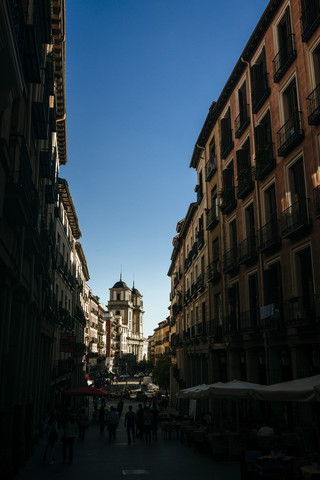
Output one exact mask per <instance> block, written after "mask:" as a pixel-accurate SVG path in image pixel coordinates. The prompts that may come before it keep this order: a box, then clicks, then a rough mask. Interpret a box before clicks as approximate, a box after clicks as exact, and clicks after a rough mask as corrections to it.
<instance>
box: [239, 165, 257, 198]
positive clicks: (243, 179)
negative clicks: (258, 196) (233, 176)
mask: <svg viewBox="0 0 320 480" xmlns="http://www.w3.org/2000/svg"><path fill="white" fill-rule="evenodd" d="M253 187H254V182H253V180H252V167H248V168H243V169H242V170H240V171H239V172H238V191H237V198H241V199H244V198H246V196H247V195H249V193H250V192H252V190H253Z"/></svg>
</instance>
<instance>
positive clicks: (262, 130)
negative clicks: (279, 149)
mask: <svg viewBox="0 0 320 480" xmlns="http://www.w3.org/2000/svg"><path fill="white" fill-rule="evenodd" d="M254 140H255V149H256V158H255V163H256V179H257V180H263V179H264V178H265V177H266V176H267V175H268V173H269V172H271V170H273V169H274V167H275V165H276V161H275V156H274V149H273V143H272V130H271V120H270V111H269V110H268V111H267V113H266V114H265V115H264V117H263V118H262V119H261V120H260V123H259V124H258V125H257V126H256V127H255V129H254Z"/></svg>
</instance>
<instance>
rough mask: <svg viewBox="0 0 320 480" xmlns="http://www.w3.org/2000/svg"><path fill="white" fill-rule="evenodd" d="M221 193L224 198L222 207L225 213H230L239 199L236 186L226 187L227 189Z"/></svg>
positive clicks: (222, 198)
mask: <svg viewBox="0 0 320 480" xmlns="http://www.w3.org/2000/svg"><path fill="white" fill-rule="evenodd" d="M219 195H220V198H221V200H222V202H221V205H220V209H221V211H222V213H223V214H224V215H228V214H229V213H231V212H232V210H234V209H235V207H236V206H237V200H236V197H235V188H234V187H230V188H226V189H225V190H221V191H220V193H219Z"/></svg>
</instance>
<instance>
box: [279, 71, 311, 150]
mask: <svg viewBox="0 0 320 480" xmlns="http://www.w3.org/2000/svg"><path fill="white" fill-rule="evenodd" d="M282 108H283V120H284V124H283V126H282V127H281V128H280V130H279V131H278V133H277V136H278V155H279V156H280V157H285V156H286V155H287V154H288V153H290V152H291V150H292V149H293V148H294V147H296V146H297V145H298V144H299V143H300V142H301V140H302V139H303V137H304V132H303V130H302V116H301V112H300V111H299V108H298V96H297V85H296V79H295V78H294V79H293V80H292V81H291V82H290V84H289V85H288V87H287V88H286V89H285V90H284V92H283V94H282Z"/></svg>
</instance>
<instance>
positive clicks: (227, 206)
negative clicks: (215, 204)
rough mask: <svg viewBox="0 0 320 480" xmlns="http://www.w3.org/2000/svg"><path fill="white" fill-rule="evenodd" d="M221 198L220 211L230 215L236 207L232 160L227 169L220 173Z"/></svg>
mask: <svg viewBox="0 0 320 480" xmlns="http://www.w3.org/2000/svg"><path fill="white" fill-rule="evenodd" d="M220 196H221V200H222V203H221V210H222V212H223V213H224V214H227V213H230V212H231V211H232V210H233V209H234V208H235V206H236V199H235V189H234V171H233V160H232V161H231V162H230V163H229V165H228V167H227V168H225V169H224V170H223V171H222V191H221V192H220Z"/></svg>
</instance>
